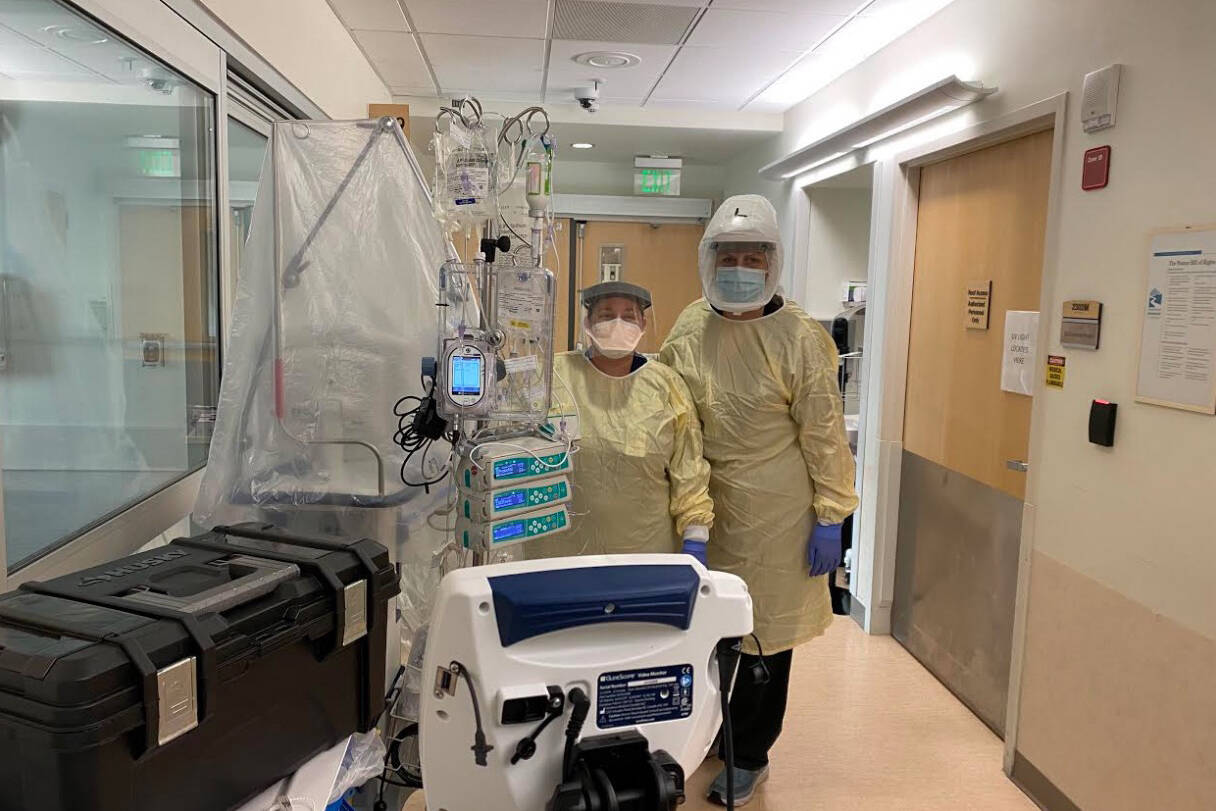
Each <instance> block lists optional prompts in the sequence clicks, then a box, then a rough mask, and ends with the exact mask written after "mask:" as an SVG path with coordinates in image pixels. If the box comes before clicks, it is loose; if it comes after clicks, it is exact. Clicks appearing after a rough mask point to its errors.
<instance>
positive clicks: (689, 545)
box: [680, 538, 709, 566]
mask: <svg viewBox="0 0 1216 811" xmlns="http://www.w3.org/2000/svg"><path fill="white" fill-rule="evenodd" d="M680 551H681V552H683V553H684V554H685V555H692V556H693V557H694V558H696V559H697V560H699V561H701V565H702V566H709V560H708V559H707V558H706V557H705V541H698V540H696V539H695V538H685V539H684V546H683V548H681V549H680Z"/></svg>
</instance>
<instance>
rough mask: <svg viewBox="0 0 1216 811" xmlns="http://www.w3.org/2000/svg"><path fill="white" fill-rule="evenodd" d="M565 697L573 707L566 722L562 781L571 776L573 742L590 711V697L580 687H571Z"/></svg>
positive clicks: (581, 729)
mask: <svg viewBox="0 0 1216 811" xmlns="http://www.w3.org/2000/svg"><path fill="white" fill-rule="evenodd" d="M566 698H567V700H568V701H569V702H570V704H571V706H572V707H573V709H572V710H571V711H570V722H569V723H568V724H566V749H565V751H564V752H563V753H562V782H563V783H565V782H566V781H568V780H569V779H570V777H571V773H572V771H573V769H574V743H575V741H577V740H578V736H579V734H580V733H581V732H582V731H583V724H584V723H586V721H587V714H588V713H589V712H591V699H590V698H588V697H587V694H586V693H584V692H583V689H582V688H581V687H575V688H574V689H572V690H571V691H570V694H569V695H568V696H567V697H566Z"/></svg>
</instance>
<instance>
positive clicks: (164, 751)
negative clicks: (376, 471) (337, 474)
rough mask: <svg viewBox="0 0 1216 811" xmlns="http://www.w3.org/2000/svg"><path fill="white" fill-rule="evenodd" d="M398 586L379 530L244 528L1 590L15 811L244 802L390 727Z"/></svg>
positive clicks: (1, 696)
mask: <svg viewBox="0 0 1216 811" xmlns="http://www.w3.org/2000/svg"><path fill="white" fill-rule="evenodd" d="M397 589H398V585H397V577H396V574H395V571H394V569H393V567H392V565H391V564H390V563H389V557H388V552H387V551H386V550H385V549H384V547H383V546H381V545H380V544H378V543H376V542H375V541H371V540H351V541H347V542H343V541H340V540H338V539H328V540H321V539H316V538H303V537H298V536H293V535H289V534H287V533H285V532H283V531H281V530H277V529H275V528H273V527H270V526H266V525H259V524H242V525H240V526H236V527H217V528H216V529H214V530H212V531H211V532H208V533H206V534H203V535H199V536H196V537H192V538H182V539H178V540H176V541H174V542H173V543H171V544H169V545H168V546H165V547H161V548H159V549H156V550H154V551H151V552H147V553H144V554H140V555H134V556H132V557H128V558H124V559H122V560H117V561H114V562H113V563H109V564H107V565H104V566H98V567H96V568H93V569H87V570H85V571H82V572H77V573H76V574H73V575H69V576H67V577H61V578H58V579H56V580H52V581H50V582H46V583H26V584H24V585H22V586H21V587H20V588H19V589H18V590H17V591H13V592H9V593H8V594H5V595H3V596H0V809H3V811H9V810H10V809H21V810H22V811H34V810H35V809H36V810H37V811H60V810H61V809H62V811H68V810H69V809H70V811H84V810H85V809H96V811H141V810H142V809H147V810H148V811H223V810H224V809H229V808H233V807H235V806H237V805H240V804H241V803H242V802H244V801H246V800H248V799H249V798H250V797H252V796H254V795H255V794H257V793H258V792H259V791H261V790H263V789H264V788H266V787H267V786H268V785H271V784H272V783H274V782H275V781H276V780H278V779H280V778H283V777H286V776H287V775H290V774H291V773H293V772H294V771H295V770H296V769H297V768H298V767H299V766H300V765H301V764H303V763H304V762H305V761H307V760H308V759H309V758H311V757H312V756H314V755H316V754H318V753H320V752H322V751H324V750H325V749H328V748H329V747H332V746H334V745H335V744H337V743H338V742H339V741H341V740H342V739H343V738H345V737H346V736H347V735H350V734H351V733H353V732H355V731H366V730H368V729H370V728H372V727H373V726H375V725H376V722H377V719H378V718H379V716H380V714H381V710H382V708H383V706H384V693H385V683H384V682H385V675H384V674H385V662H384V657H385V643H386V639H387V634H386V623H387V622H388V614H387V607H388V602H389V600H390V599H391V598H392V597H393V596H395V595H396V594H397ZM317 811H320V809H317Z"/></svg>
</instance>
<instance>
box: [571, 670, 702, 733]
mask: <svg viewBox="0 0 1216 811" xmlns="http://www.w3.org/2000/svg"><path fill="white" fill-rule="evenodd" d="M692 683H693V669H692V665H671V666H670V667H651V668H645V669H642V670H618V671H615V672H613V673H601V674H600V677H599V684H598V686H597V690H596V699H595V718H596V725H597V726H598V727H599V728H600V729H612V728H614V727H628V726H637V725H639V724H654V723H658V722H660V721H678V720H679V719H681V718H687V717H688V716H690V715H692Z"/></svg>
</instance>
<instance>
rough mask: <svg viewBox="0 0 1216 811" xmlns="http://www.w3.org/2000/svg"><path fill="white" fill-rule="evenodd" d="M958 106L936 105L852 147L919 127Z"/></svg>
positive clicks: (862, 147)
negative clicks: (935, 107) (932, 108)
mask: <svg viewBox="0 0 1216 811" xmlns="http://www.w3.org/2000/svg"><path fill="white" fill-rule="evenodd" d="M958 106H959V105H956V104H943V105H942V106H941V107H938V108H937V109H936V110H934V111H932V112H930V113H925V114H924V115H922V116H921V117H920V118H914V119H912V120H911V121H909V122H907V123H906V124H899V125H898V126H894V127H892V128H891V129H889V130H886V131H884V132H880V133H878V134H877V135H875V136H874V137H873V138H867V139H865V140H864V141H861V142H859V143H856V144H853V148H854V149H865V148H866V147H867V146H870V145H871V144H876V143H878V142H879V141H885V140H887V139H888V138H890V137H891V136H893V135H899V134H900V133H901V132H905V131H907V130H910V129H912V128H913V127H919V126H920V125H921V124H923V123H925V122H926V121H932V120H933V119H935V118H937V117H938V116H940V115H945V114H946V113H948V112H950V111H952V110H956V109H958Z"/></svg>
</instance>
